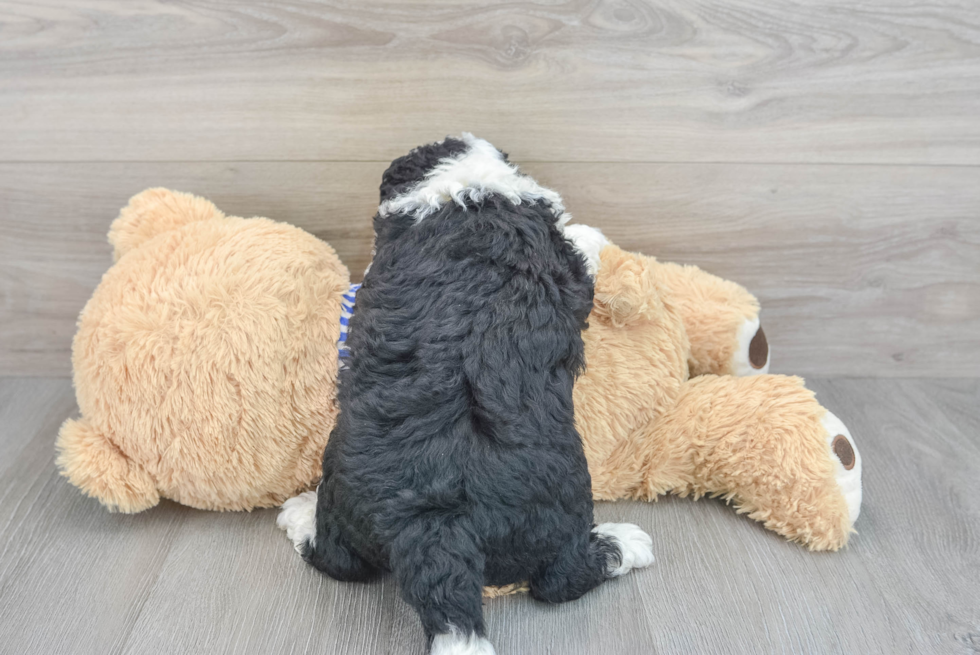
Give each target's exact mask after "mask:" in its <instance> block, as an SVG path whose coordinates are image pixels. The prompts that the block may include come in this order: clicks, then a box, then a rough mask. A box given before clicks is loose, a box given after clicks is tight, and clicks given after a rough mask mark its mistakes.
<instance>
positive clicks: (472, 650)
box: [429, 630, 497, 655]
mask: <svg viewBox="0 0 980 655" xmlns="http://www.w3.org/2000/svg"><path fill="white" fill-rule="evenodd" d="M429 653H430V655H496V653H497V651H495V650H494V649H493V644H491V643H490V642H489V641H487V640H486V639H484V638H483V637H478V636H477V635H476V634H475V633H470V634H468V635H462V634H460V633H459V632H457V631H455V630H453V631H452V632H446V633H444V634H438V635H436V636H435V637H433V639H432V650H430V651H429Z"/></svg>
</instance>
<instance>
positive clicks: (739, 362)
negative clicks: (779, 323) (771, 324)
mask: <svg viewBox="0 0 980 655" xmlns="http://www.w3.org/2000/svg"><path fill="white" fill-rule="evenodd" d="M731 369H732V373H733V374H734V375H737V376H740V377H741V376H746V375H761V374H763V373H768V372H769V341H768V340H767V339H766V333H765V332H764V331H763V329H762V324H761V323H760V322H759V317H758V316H755V317H754V318H746V319H744V321H743V323H742V325H741V327H739V329H738V345H737V346H736V348H735V353H734V354H733V355H732V366H731Z"/></svg>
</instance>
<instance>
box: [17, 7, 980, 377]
mask: <svg viewBox="0 0 980 655" xmlns="http://www.w3.org/2000/svg"><path fill="white" fill-rule="evenodd" d="M462 130H469V131H473V132H475V133H477V134H479V135H481V136H484V137H486V138H489V139H491V140H492V141H494V142H495V143H497V144H498V145H500V146H501V147H502V148H504V149H505V150H508V151H509V152H510V153H511V155H512V157H513V159H514V160H515V161H517V162H519V163H522V164H523V165H524V166H525V168H526V170H528V171H529V172H531V173H532V174H534V175H536V176H538V177H540V178H541V180H542V181H543V182H545V183H546V184H549V185H552V186H554V187H555V188H556V189H558V190H559V191H560V192H562V193H563V194H564V195H565V196H566V198H567V201H568V205H569V207H570V209H571V211H572V212H573V214H575V215H576V216H577V217H578V219H579V220H581V221H582V222H588V223H591V224H594V225H597V226H599V227H601V228H603V229H604V230H606V231H607V232H608V233H609V235H610V236H611V237H612V238H613V239H614V240H616V241H617V242H618V243H619V244H620V245H623V246H625V247H628V248H632V249H638V250H642V251H643V252H646V253H648V254H653V255H657V256H659V257H661V258H663V259H668V260H676V261H682V262H687V263H693V264H698V265H701V266H703V267H704V268H706V269H708V270H710V271H712V272H715V273H717V274H720V275H723V276H726V277H730V278H732V279H735V280H737V281H739V282H741V283H743V284H745V285H746V286H748V287H749V288H750V289H751V290H753V291H754V292H755V293H756V294H757V295H758V296H759V297H760V299H761V300H762V302H763V305H764V321H765V324H766V326H767V331H768V333H769V335H770V339H771V342H772V345H773V349H774V363H775V368H776V370H777V371H787V372H794V373H801V374H818V375H852V376H853V375H888V376H913V375H931V376H969V375H975V374H977V373H978V372H980V5H978V4H976V3H966V2H961V1H954V0H939V1H937V2H934V3H930V4H929V5H928V6H920V5H919V3H915V2H910V1H908V0H883V1H881V2H874V3H866V4H860V5H855V4H854V3H852V2H844V1H843V0H820V1H818V2H812V3H805V4H800V3H793V2H788V1H786V0H766V1H765V2H761V1H759V2H756V1H753V0H737V1H735V2H725V3H718V2H707V1H705V0H686V1H671V0H658V1H652V2H632V1H627V0H609V1H605V0H597V1H591V2H584V1H580V2H563V3H541V4H539V3H532V2H517V3H507V4H495V3H484V4H480V3H472V2H451V3H427V4H426V3H423V4H413V5H411V6H409V5H401V4H397V3H346V2H306V1H304V2H292V1H287V2H276V3H269V2H245V3H226V2H216V1H204V2H195V3H184V2H176V3H175V2H159V1H155V0H150V1H148V2H141V3H136V4H134V3H124V2H108V3H105V2H90V1H83V2H75V3H23V2H8V1H0V238H2V242H0V294H2V295H0V375H3V374H7V375H13V374H16V375H67V374H69V372H70V365H69V359H68V357H69V351H70V341H71V336H72V333H73V331H74V321H75V318H76V317H77V314H78V312H79V310H80V309H81V307H82V305H83V304H84V302H85V300H86V299H87V297H88V296H89V294H90V293H91V291H92V289H93V288H94V287H95V285H96V284H97V283H98V280H99V277H100V275H101V274H102V273H103V272H104V271H105V269H106V268H107V267H108V266H109V265H110V258H109V257H108V252H109V250H108V247H107V245H106V243H105V237H104V235H105V232H106V230H107V228H108V225H109V222H110V221H111V220H112V218H113V217H114V216H115V214H116V213H117V211H118V209H119V208H120V207H121V206H122V205H123V204H125V202H126V200H127V199H128V197H129V196H130V195H132V194H134V193H136V192H138V191H139V190H141V189H142V188H144V187H147V186H156V185H167V186H171V187H176V188H178V189H183V190H189V191H194V192H196V193H199V194H202V195H206V196H209V197H211V198H213V199H214V200H215V201H216V202H217V203H218V204H219V205H220V206H221V207H222V209H224V210H226V211H228V212H230V213H234V214H241V215H246V216H250V215H266V216H269V217H272V218H276V219H279V220H284V221H289V222H293V223H296V224H298V225H301V226H302V227H305V228H307V229H310V230H311V231H313V232H314V233H316V234H317V235H319V236H321V237H323V238H325V239H327V240H329V241H330V242H331V243H332V244H334V245H335V246H336V247H337V249H338V250H339V252H340V254H341V256H342V257H343V258H344V261H345V262H346V263H347V264H348V265H349V266H350V267H351V269H352V270H353V271H355V276H356V275H357V272H359V271H361V270H363V266H364V264H365V262H366V260H367V257H368V254H369V252H370V228H369V221H370V217H371V215H372V210H373V207H374V205H375V197H376V188H377V184H378V180H379V176H380V173H381V171H382V170H383V169H384V164H385V163H386V162H388V161H390V159H392V158H393V157H396V156H398V155H400V154H402V153H404V152H405V151H407V150H408V149H409V148H411V147H413V146H414V145H417V144H419V143H423V142H426V141H430V140H433V139H437V138H441V137H442V136H444V135H445V134H447V133H458V132H459V131H462Z"/></svg>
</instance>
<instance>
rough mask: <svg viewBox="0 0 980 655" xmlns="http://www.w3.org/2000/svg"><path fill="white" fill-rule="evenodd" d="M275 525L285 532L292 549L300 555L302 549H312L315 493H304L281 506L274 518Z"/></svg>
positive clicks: (314, 532)
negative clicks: (307, 547) (306, 546)
mask: <svg viewBox="0 0 980 655" xmlns="http://www.w3.org/2000/svg"><path fill="white" fill-rule="evenodd" d="M276 525H278V526H279V529H280V530H285V531H286V536H287V537H289V539H290V541H292V542H293V548H295V549H296V552H297V553H299V554H300V555H302V554H303V547H304V546H305V545H307V544H309V548H312V547H313V543H314V539H315V537H316V492H315V491H305V492H303V493H301V494H300V495H298V496H294V497H292V498H290V499H289V500H287V501H286V502H284V503H283V504H282V511H281V512H279V516H277V517H276Z"/></svg>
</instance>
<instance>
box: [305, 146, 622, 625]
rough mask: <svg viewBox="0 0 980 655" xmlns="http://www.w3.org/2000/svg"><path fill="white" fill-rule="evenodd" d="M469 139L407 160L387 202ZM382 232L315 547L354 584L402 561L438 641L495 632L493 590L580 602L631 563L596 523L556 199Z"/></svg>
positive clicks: (489, 206)
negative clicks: (520, 589)
mask: <svg viewBox="0 0 980 655" xmlns="http://www.w3.org/2000/svg"><path fill="white" fill-rule="evenodd" d="M457 143H461V142H451V141H447V142H444V143H443V144H437V145H436V146H429V147H426V148H420V149H417V150H415V151H413V152H412V153H410V155H408V156H407V157H403V158H401V159H399V160H397V161H396V162H395V163H394V164H393V165H392V167H391V168H389V169H388V171H387V172H386V173H385V176H384V180H385V181H384V184H382V189H381V195H382V199H386V198H390V197H392V194H394V193H398V192H401V191H403V190H404V189H406V188H408V186H410V185H411V183H412V182H413V181H415V182H417V181H418V180H420V179H422V177H423V175H424V173H425V171H426V170H428V169H429V168H431V167H432V166H433V165H434V163H435V162H436V161H438V160H439V159H441V158H443V157H446V156H451V155H452V154H454V153H455V152H460V151H459V150H458V146H457ZM463 147H464V148H465V145H464V146H463ZM374 227H375V231H376V243H375V245H376V249H377V251H376V254H375V256H374V260H373V263H372V266H371V269H370V271H369V272H368V274H367V275H366V277H365V279H364V284H363V287H362V288H361V289H360V291H359V292H358V295H357V305H356V307H357V308H356V312H355V314H354V317H353V319H352V321H351V331H350V337H349V339H348V345H349V347H350V351H351V358H350V369H349V370H348V371H347V372H346V373H345V374H344V376H345V377H344V379H343V383H342V384H341V385H340V391H339V402H340V408H341V412H340V417H339V419H338V423H337V426H336V428H335V429H334V431H333V433H332V434H331V435H330V440H329V443H328V445H327V448H326V451H325V452H324V456H323V481H322V483H321V484H320V487H319V489H318V498H317V511H316V538H315V541H314V543H315V546H314V547H312V548H307V549H306V552H305V555H304V556H305V557H306V559H307V560H308V561H309V562H311V563H312V564H313V565H314V566H316V567H317V568H319V569H321V570H323V571H325V572H326V573H328V574H329V575H331V576H333V577H335V578H337V579H340V580H364V579H367V578H369V577H370V576H371V575H373V574H374V573H375V572H376V571H377V570H378V569H390V570H392V571H393V572H394V574H395V576H396V579H397V581H398V583H399V585H400V587H401V591H402V594H403V597H404V598H405V600H407V601H408V602H409V603H411V604H412V605H413V606H414V607H415V608H416V610H417V611H418V612H419V614H420V616H421V618H422V622H423V625H424V627H425V630H426V632H427V633H428V634H433V633H445V632H447V631H449V630H450V629H454V630H456V631H459V632H461V633H464V634H466V633H474V632H475V633H477V634H480V635H482V634H483V632H484V625H483V618H482V613H481V591H482V587H483V586H484V585H485V584H489V585H502V584H508V583H513V582H519V581H522V580H530V584H531V593H532V594H533V595H534V596H535V597H537V598H539V599H542V600H546V601H551V602H561V601H565V600H570V599H574V598H577V597H579V596H581V595H582V594H583V593H585V592H586V591H588V590H589V589H591V588H593V587H595V586H596V585H598V584H599V583H600V582H602V581H603V580H604V579H606V578H607V577H608V571H609V570H610V569H612V568H615V566H616V565H617V564H618V560H619V557H620V555H619V551H618V549H617V547H616V546H615V545H614V544H613V542H611V541H610V540H608V539H607V538H606V537H601V536H598V535H596V534H594V533H593V532H592V530H591V529H592V527H593V523H592V493H591V480H590V477H589V472H588V468H587V465H586V460H585V455H584V452H583V450H582V443H581V439H580V437H579V435H578V433H577V432H576V430H575V425H574V416H573V411H572V384H573V382H574V378H575V376H576V374H577V373H578V372H579V371H580V370H581V369H582V367H583V364H584V361H583V357H584V355H583V344H582V338H581V335H580V331H581V330H583V329H585V328H586V318H587V316H588V314H589V312H590V310H591V307H592V283H591V280H590V278H589V276H588V274H587V272H586V268H585V262H584V261H583V259H582V257H581V256H580V255H578V254H577V253H576V252H575V251H574V250H573V248H572V246H571V244H570V243H569V242H568V241H566V240H565V239H564V238H563V237H562V234H561V232H560V231H559V229H558V228H557V227H556V225H555V216H554V215H553V213H552V212H551V211H549V208H548V207H547V206H544V205H542V204H531V205H528V204H521V205H515V204H513V203H511V202H509V201H507V200H505V199H503V198H501V197H499V196H490V197H489V198H487V199H486V200H485V201H483V202H480V203H478V204H474V203H470V204H468V205H467V206H466V207H459V206H457V205H456V204H454V203H451V202H450V203H449V204H448V205H447V206H445V207H443V208H442V209H440V210H438V211H437V212H436V213H434V214H432V215H431V216H428V217H426V218H425V219H424V220H421V221H418V222H416V220H415V219H414V218H413V217H412V216H410V215H397V214H396V215H392V216H388V217H386V218H381V217H375V221H374Z"/></svg>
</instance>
